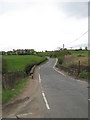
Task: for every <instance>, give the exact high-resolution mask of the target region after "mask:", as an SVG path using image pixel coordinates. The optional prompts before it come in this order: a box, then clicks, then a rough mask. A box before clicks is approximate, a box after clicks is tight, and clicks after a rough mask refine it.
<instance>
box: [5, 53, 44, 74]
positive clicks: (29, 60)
mask: <svg viewBox="0 0 90 120" xmlns="http://www.w3.org/2000/svg"><path fill="white" fill-rule="evenodd" d="M3 58H4V59H5V60H6V62H7V67H8V72H16V71H23V70H24V68H25V66H26V65H27V64H38V63H39V62H42V61H44V60H45V59H46V58H45V57H39V56H35V55H10V56H9V55H6V56H3Z"/></svg>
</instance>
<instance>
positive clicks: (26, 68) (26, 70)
mask: <svg viewBox="0 0 90 120" xmlns="http://www.w3.org/2000/svg"><path fill="white" fill-rule="evenodd" d="M34 65H35V64H27V65H26V66H25V70H24V71H25V72H26V74H29V73H30V70H31V68H32V67H33V66H34Z"/></svg>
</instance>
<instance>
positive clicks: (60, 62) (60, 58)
mask: <svg viewBox="0 0 90 120" xmlns="http://www.w3.org/2000/svg"><path fill="white" fill-rule="evenodd" d="M63 60H64V58H63V56H62V55H61V56H60V57H58V63H59V64H62V63H63Z"/></svg>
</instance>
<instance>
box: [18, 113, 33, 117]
mask: <svg viewBox="0 0 90 120" xmlns="http://www.w3.org/2000/svg"><path fill="white" fill-rule="evenodd" d="M32 114H33V113H24V114H18V115H16V117H18V118H19V117H20V116H21V117H22V116H27V115H32Z"/></svg>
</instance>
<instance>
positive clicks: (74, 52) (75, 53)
mask: <svg viewBox="0 0 90 120" xmlns="http://www.w3.org/2000/svg"><path fill="white" fill-rule="evenodd" d="M70 52H71V54H72V55H73V56H77V57H80V56H81V57H88V51H85V50H81V51H75V50H72V51H70Z"/></svg>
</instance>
